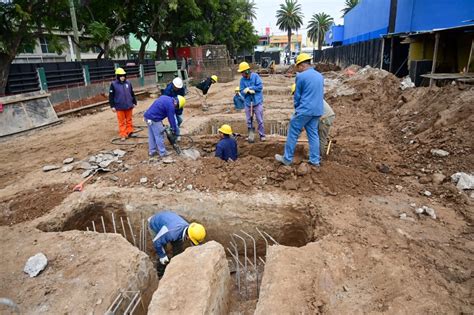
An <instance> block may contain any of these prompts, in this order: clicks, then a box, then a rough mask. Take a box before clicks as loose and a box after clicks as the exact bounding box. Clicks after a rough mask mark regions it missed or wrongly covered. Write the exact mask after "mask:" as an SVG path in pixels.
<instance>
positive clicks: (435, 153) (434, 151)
mask: <svg viewBox="0 0 474 315" xmlns="http://www.w3.org/2000/svg"><path fill="white" fill-rule="evenodd" d="M430 152H431V154H432V155H433V156H437V157H447V156H448V155H449V152H448V151H445V150H441V149H431V151H430Z"/></svg>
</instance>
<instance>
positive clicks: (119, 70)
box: [115, 68, 127, 75]
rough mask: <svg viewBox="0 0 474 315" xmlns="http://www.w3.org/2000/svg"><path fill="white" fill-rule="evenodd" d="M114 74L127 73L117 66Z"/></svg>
mask: <svg viewBox="0 0 474 315" xmlns="http://www.w3.org/2000/svg"><path fill="white" fill-rule="evenodd" d="M115 74H116V75H124V74H127V73H126V72H125V70H123V68H117V69H115Z"/></svg>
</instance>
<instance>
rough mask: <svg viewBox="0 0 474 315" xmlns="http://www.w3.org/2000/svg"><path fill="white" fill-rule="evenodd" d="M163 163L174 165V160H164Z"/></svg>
mask: <svg viewBox="0 0 474 315" xmlns="http://www.w3.org/2000/svg"><path fill="white" fill-rule="evenodd" d="M163 163H165V164H172V163H174V160H173V159H172V158H164V159H163Z"/></svg>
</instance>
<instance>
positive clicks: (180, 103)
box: [178, 95, 186, 109]
mask: <svg viewBox="0 0 474 315" xmlns="http://www.w3.org/2000/svg"><path fill="white" fill-rule="evenodd" d="M184 105H186V99H185V98H184V96H181V95H178V106H179V109H182V108H183V107H184Z"/></svg>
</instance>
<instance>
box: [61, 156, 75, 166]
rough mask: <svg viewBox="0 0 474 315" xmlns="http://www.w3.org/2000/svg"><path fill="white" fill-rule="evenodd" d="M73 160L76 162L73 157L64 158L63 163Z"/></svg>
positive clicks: (69, 162)
mask: <svg viewBox="0 0 474 315" xmlns="http://www.w3.org/2000/svg"><path fill="white" fill-rule="evenodd" d="M72 162H74V158H73V157H70V158H66V159H64V160H63V164H71V163H72Z"/></svg>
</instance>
